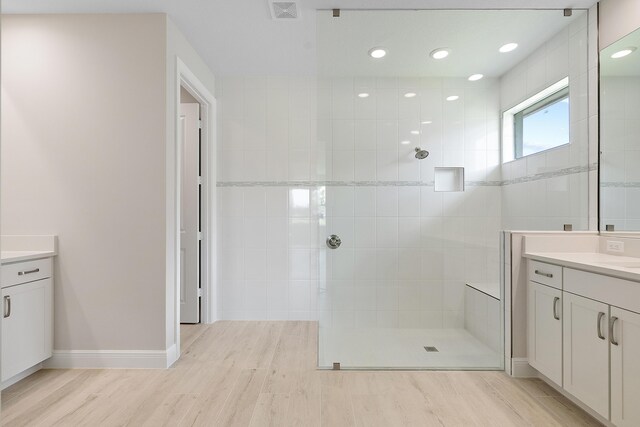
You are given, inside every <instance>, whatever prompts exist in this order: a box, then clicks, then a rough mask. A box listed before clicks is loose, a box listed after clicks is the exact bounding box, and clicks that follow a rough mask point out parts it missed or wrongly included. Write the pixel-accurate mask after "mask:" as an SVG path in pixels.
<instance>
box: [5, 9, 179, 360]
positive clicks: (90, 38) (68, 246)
mask: <svg viewBox="0 0 640 427" xmlns="http://www.w3.org/2000/svg"><path fill="white" fill-rule="evenodd" d="M165 37H166V17H165V16H164V15H160V14H158V15H49V16H45V15H31V16H26V15H23V16H18V15H16V16H3V17H2V113H3V115H2V135H1V136H2V166H1V170H2V176H1V179H2V200H1V206H2V212H1V215H2V230H1V231H2V234H57V235H58V236H59V244H60V245H59V256H58V258H57V259H56V262H55V270H56V276H55V308H56V310H55V348H56V349H59V350H67V349H76V350H78V349H80V350H96V349H103V350H104V349H108V350H120V349H126V350H134V349H140V350H164V349H165V324H164V320H163V319H164V318H165V293H164V284H165V274H166V273H165V263H166V261H165V243H166V242H165V239H166V234H165V228H166V227H165V220H166V218H165V216H166V215H165V212H166V210H165V178H166V176H165V144H166V131H167V130H166V128H165V126H164V125H163V124H164V123H165V119H166V108H165V102H166V99H165V80H166V79H165V77H166V54H165V47H166V43H165ZM132 100H135V101H133V102H132Z"/></svg>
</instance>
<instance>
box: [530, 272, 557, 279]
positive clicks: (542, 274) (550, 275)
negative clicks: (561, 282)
mask: <svg viewBox="0 0 640 427" xmlns="http://www.w3.org/2000/svg"><path fill="white" fill-rule="evenodd" d="M534 273H536V274H537V275H538V276H544V277H548V278H549V279H551V278H552V277H553V274H551V273H545V272H543V271H540V270H536V271H534Z"/></svg>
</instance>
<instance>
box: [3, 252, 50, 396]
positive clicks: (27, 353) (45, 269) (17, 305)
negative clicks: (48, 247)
mask: <svg viewBox="0 0 640 427" xmlns="http://www.w3.org/2000/svg"><path fill="white" fill-rule="evenodd" d="M51 272H52V260H51V258H45V259H38V260H29V261H23V262H16V263H11V264H6V265H3V266H2V303H3V318H2V374H1V378H2V382H3V383H4V384H3V385H8V384H6V382H7V381H8V380H9V383H10V382H11V380H12V379H14V377H16V376H19V374H21V373H23V372H25V371H27V370H29V369H30V368H32V367H34V366H36V365H38V364H39V363H40V362H42V361H44V360H45V359H47V358H49V357H51V354H52V349H53V279H52V277H51Z"/></svg>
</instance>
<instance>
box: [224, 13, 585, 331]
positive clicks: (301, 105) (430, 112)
mask: <svg viewBox="0 0 640 427" xmlns="http://www.w3.org/2000/svg"><path fill="white" fill-rule="evenodd" d="M595 16H596V15H595V13H594V12H593V11H592V12H591V13H590V16H589V19H588V21H587V18H586V16H584V17H583V18H582V19H579V20H577V21H576V22H575V23H574V24H573V25H571V26H570V27H569V28H568V29H567V30H566V31H564V32H562V33H561V34H559V35H558V36H557V37H556V38H555V39H554V40H551V41H549V42H548V43H547V44H546V45H545V46H544V47H543V48H542V49H541V50H540V52H537V53H536V54H534V55H532V56H531V57H530V58H528V59H527V60H525V61H523V63H521V64H520V65H518V66H517V67H515V68H514V69H513V70H512V71H511V72H510V73H509V74H508V75H507V76H505V77H504V78H503V79H502V81H501V82H498V81H496V80H491V79H484V80H481V81H479V82H468V81H466V79H459V80H456V79H437V78H432V79H405V78H384V79H380V78H339V79H330V80H319V81H318V80H317V78H315V77H308V78H281V77H221V78H219V79H218V80H217V83H218V87H217V91H216V96H217V98H218V102H219V104H218V105H219V122H218V123H219V125H220V126H219V144H218V149H219V152H218V161H219V165H218V166H219V167H218V171H219V175H218V186H219V188H218V190H219V202H220V203H219V208H218V209H219V210H218V214H219V221H220V223H219V230H220V233H221V239H220V248H219V254H220V255H219V257H220V260H219V263H218V265H219V273H218V274H219V279H220V282H219V283H220V287H221V308H222V310H221V313H222V318H224V319H318V318H319V319H321V320H322V321H323V325H325V326H331V325H332V326H340V327H346V326H363V325H364V326H389V327H394V326H398V327H440V326H444V327H462V326H463V324H464V319H463V314H462V313H463V309H464V297H463V294H464V293H463V289H464V288H463V287H464V283H465V282H468V281H469V282H485V281H486V282H494V281H498V280H499V257H498V230H500V229H530V230H545V229H546V230H556V229H559V228H561V226H562V224H564V223H572V224H573V225H574V228H575V229H587V227H589V226H590V227H593V226H594V225H593V224H590V223H589V222H590V221H593V219H594V218H595V217H596V216H595V214H594V212H595V208H596V205H595V197H594V194H595V191H593V190H594V189H596V188H597V179H595V177H597V172H596V171H595V170H592V169H593V165H594V164H595V162H596V161H597V148H594V147H597V143H596V142H595V141H596V139H595V137H596V136H597V102H596V100H597V85H596V82H597V68H596V64H597V61H596V58H597V50H596V49H597V48H596V46H597V44H596V42H595V31H594V29H595V22H596V19H595ZM587 22H588V25H587ZM587 26H588V27H589V31H587ZM587 37H589V38H590V39H589V43H590V46H591V48H592V50H590V52H589V55H587V52H586V41H587ZM593 50H596V52H595V54H594V53H593ZM576 52H577V53H579V54H576ZM583 52H584V54H583ZM563 55H564V56H563ZM587 57H588V58H587ZM556 67H557V68H556ZM587 69H588V70H589V71H588V72H587ZM567 73H568V75H569V76H570V79H571V82H572V83H571V84H572V87H571V91H572V95H571V96H572V98H571V102H572V109H571V122H572V137H573V140H572V144H571V145H570V146H569V147H562V148H558V149H556V150H551V151H548V152H545V153H541V154H539V155H535V156H531V157H529V158H528V159H522V160H518V161H515V162H511V163H508V164H506V165H502V166H501V160H500V157H499V156H500V154H499V153H500V147H499V142H500V135H499V129H500V111H501V110H502V109H505V108H508V107H511V106H512V105H513V104H515V103H517V102H519V101H518V100H522V99H524V98H526V96H527V95H528V94H529V93H530V92H532V91H536V90H540V89H542V88H544V86H545V84H547V83H554V82H555V81H557V80H559V79H560V78H562V77H563V74H564V75H567ZM539 76H544V79H537V77H539ZM534 77H535V78H534ZM362 92H366V93H369V95H370V96H369V97H367V98H359V97H357V94H358V93H362ZM407 92H415V93H416V94H417V96H416V97H414V98H405V97H404V94H405V93H407ZM454 92H455V93H454ZM454 94H455V95H458V96H460V99H459V100H457V101H453V102H448V101H445V99H444V98H445V97H446V96H448V95H454ZM587 94H590V96H587ZM423 122H424V123H423ZM427 122H430V123H427ZM412 131H417V134H416V133H415V132H413V133H412ZM590 139H591V143H589V140H590ZM403 141H409V143H408V144H406V145H405V144H402V142H403ZM416 146H420V147H421V148H423V149H426V150H428V151H430V156H429V157H428V158H426V159H424V160H421V161H419V160H417V159H415V158H414V157H413V149H414V148H415V147H416ZM441 166H461V167H464V168H465V181H466V186H465V191H464V192H452V193H438V192H435V191H434V187H433V180H434V168H435V167H441ZM589 188H591V191H589ZM550 215H554V216H550ZM333 233H335V234H339V235H340V236H341V237H342V241H343V245H342V247H341V248H340V249H338V250H336V251H330V250H328V249H327V248H326V245H325V243H324V240H325V238H326V237H327V235H328V234H333Z"/></svg>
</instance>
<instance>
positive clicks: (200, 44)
mask: <svg viewBox="0 0 640 427" xmlns="http://www.w3.org/2000/svg"><path fill="white" fill-rule="evenodd" d="M299 2H300V6H301V11H302V17H301V18H300V19H298V20H295V21H287V22H284V21H273V20H272V19H271V17H270V14H269V10H268V6H267V0H28V1H27V0H2V11H3V13H140V12H145V13H149V12H163V13H167V14H168V15H169V16H170V17H171V19H172V20H173V21H174V22H175V23H176V25H177V26H178V27H179V28H180V29H181V30H182V32H183V33H184V34H185V36H186V37H187V39H188V40H189V41H190V42H191V44H192V45H193V46H194V48H195V49H196V50H197V51H198V52H199V53H200V55H201V56H202V57H203V58H204V60H205V61H206V62H207V63H208V64H209V66H210V67H211V69H212V70H213V71H214V73H215V74H217V75H231V74H249V75H259V74H262V75H265V74H273V75H301V74H315V73H316V20H315V13H314V10H315V9H331V8H342V9H485V8H490V9H500V8H505V9H529V8H534V9H544V8H554V9H561V8H564V7H573V8H588V7H590V6H592V5H593V4H595V2H596V1H595V0H395V1H392V0H299Z"/></svg>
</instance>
